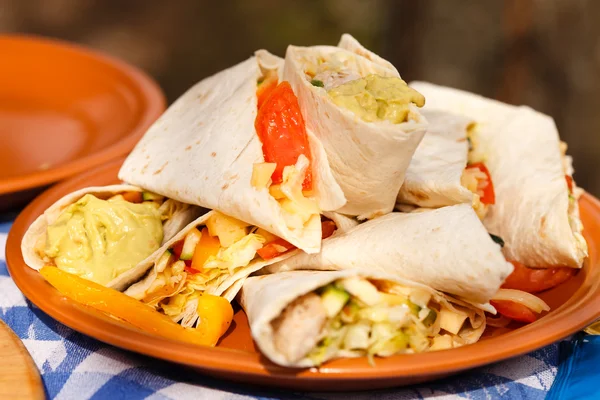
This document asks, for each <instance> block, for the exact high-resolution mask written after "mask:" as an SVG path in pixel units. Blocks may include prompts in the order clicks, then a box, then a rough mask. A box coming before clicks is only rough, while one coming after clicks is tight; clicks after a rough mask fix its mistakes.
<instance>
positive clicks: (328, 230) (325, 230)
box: [321, 219, 337, 239]
mask: <svg viewBox="0 0 600 400" xmlns="http://www.w3.org/2000/svg"><path fill="white" fill-rule="evenodd" d="M336 229H337V226H335V222H333V221H331V220H328V219H327V220H325V221H321V238H322V239H327V238H328V237H329V236H331V235H333V232H335V230H336Z"/></svg>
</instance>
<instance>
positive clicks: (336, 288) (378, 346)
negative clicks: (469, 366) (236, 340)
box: [240, 270, 485, 367]
mask: <svg viewBox="0 0 600 400" xmlns="http://www.w3.org/2000/svg"><path fill="white" fill-rule="evenodd" d="M240 303H241V304H242V306H243V307H244V310H245V311H246V314H247V316H248V322H249V324H250V330H251V332H252V337H253V338H254V341H255V342H256V344H257V345H258V348H259V349H260V351H261V352H262V353H263V354H264V355H265V356H266V357H268V358H269V359H270V360H271V361H273V362H274V363H276V364H279V365H283V366H286V367H312V366H318V365H321V364H322V363H324V362H325V361H327V360H331V359H334V358H348V357H363V356H368V357H369V358H371V359H372V358H373V357H376V356H377V357H389V356H392V355H395V354H407V353H408V354H410V353H421V352H425V351H433V350H443V349H450V348H454V347H459V346H463V345H466V344H471V343H475V342H476V341H477V340H478V339H479V337H480V336H481V334H482V333H483V331H484V329H485V318H484V315H483V314H484V313H483V311H482V310H480V309H478V308H476V307H474V306H472V305H469V304H467V303H465V302H462V301H459V300H456V299H453V298H452V297H450V296H446V295H444V294H442V293H439V292H436V291H435V290H432V289H431V288H429V287H427V286H424V285H420V284H418V283H414V282H410V281H407V280H403V279H399V278H391V277H389V276H387V275H380V274H376V273H369V272H365V271H362V272H359V271H351V270H349V271H326V272H323V271H321V272H315V271H290V272H282V273H279V274H272V275H263V276H256V277H250V278H248V279H247V280H246V282H245V283H244V286H243V289H242V292H241V294H240Z"/></svg>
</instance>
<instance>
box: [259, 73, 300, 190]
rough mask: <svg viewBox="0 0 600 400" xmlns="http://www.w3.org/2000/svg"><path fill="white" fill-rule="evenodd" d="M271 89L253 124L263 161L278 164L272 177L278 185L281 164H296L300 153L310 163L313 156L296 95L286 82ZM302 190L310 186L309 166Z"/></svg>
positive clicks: (283, 165)
mask: <svg viewBox="0 0 600 400" xmlns="http://www.w3.org/2000/svg"><path fill="white" fill-rule="evenodd" d="M263 84H264V83H263ZM261 86H262V85H261ZM270 92H271V93H270V94H269V95H268V97H267V98H266V99H265V100H263V102H262V104H261V107H260V109H259V110H258V115H257V116H256V121H255V122H254V127H255V128H256V133H257V134H258V137H259V138H260V141H261V143H262V150H263V155H264V157H265V161H266V162H270V163H276V164H277V167H276V168H275V172H273V175H272V176H271V179H272V180H273V183H274V184H277V183H281V181H282V174H283V168H284V167H286V166H288V165H294V164H296V161H298V157H299V156H300V155H301V154H303V155H304V156H306V158H308V160H309V162H311V161H312V156H311V153H310V146H309V143H308V136H307V134H306V126H305V124H304V119H303V118H302V114H301V112H300V105H299V104H298V98H297V97H296V95H295V94H294V92H293V91H292V87H291V86H290V84H289V83H288V82H281V83H280V84H278V85H277V86H276V87H275V88H274V89H273V90H271V91H270ZM302 189H303V190H311V189H312V171H311V168H310V167H309V168H308V170H307V171H306V177H305V178H304V182H303V183H302Z"/></svg>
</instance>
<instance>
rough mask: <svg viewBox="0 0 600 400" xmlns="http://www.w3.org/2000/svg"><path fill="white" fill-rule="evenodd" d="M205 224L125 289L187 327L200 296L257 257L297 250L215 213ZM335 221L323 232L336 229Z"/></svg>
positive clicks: (194, 317)
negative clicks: (146, 273)
mask: <svg viewBox="0 0 600 400" xmlns="http://www.w3.org/2000/svg"><path fill="white" fill-rule="evenodd" d="M212 213H213V214H212V215H211V217H209V219H208V220H207V221H206V223H205V224H204V225H201V226H197V227H196V228H194V229H192V230H190V231H189V232H188V233H187V234H186V236H185V237H184V238H183V239H181V240H179V241H177V242H175V243H174V244H173V245H172V246H171V247H170V248H169V249H168V250H167V251H165V252H164V253H163V254H162V255H161V257H160V258H159V259H158V261H157V262H156V264H155V265H154V267H153V268H152V269H151V270H150V271H149V272H148V275H147V276H146V277H145V278H144V279H143V280H141V281H140V282H138V283H136V284H134V285H132V286H131V287H130V288H129V289H127V291H126V292H125V293H126V294H128V295H129V296H131V297H134V298H136V299H138V300H141V301H142V302H144V303H146V304H148V305H150V306H152V307H154V308H156V309H158V310H161V311H162V312H164V313H165V314H166V315H168V316H169V317H171V318H172V319H173V320H174V321H176V322H180V323H181V324H182V325H183V326H187V327H190V326H194V325H195V324H196V323H197V319H198V314H197V312H196V308H197V303H198V298H199V296H201V295H202V294H203V293H204V292H205V291H206V292H208V293H209V294H212V292H214V291H215V290H216V289H217V288H219V287H220V286H221V284H223V283H224V282H225V281H226V280H227V279H229V278H232V277H234V276H235V275H236V274H237V273H239V272H240V271H242V270H243V269H244V268H245V267H247V266H248V265H249V264H250V263H251V262H253V261H259V260H270V259H272V258H275V257H277V256H280V255H282V254H284V253H286V252H288V251H291V250H293V249H295V247H294V246H293V245H291V244H290V243H288V242H286V241H285V240H283V239H281V238H279V237H277V236H275V235H273V234H271V233H269V232H267V231H265V230H264V229H261V228H257V227H255V226H251V225H249V224H247V223H245V222H242V221H239V220H237V219H235V218H232V217H229V216H227V215H225V214H222V213H219V212H217V211H213V212H212ZM335 229H336V228H335V224H333V222H332V221H329V220H324V221H323V222H322V231H323V233H324V234H326V235H328V236H329V235H331V234H333V232H334V231H335Z"/></svg>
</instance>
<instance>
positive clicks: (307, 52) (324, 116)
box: [283, 46, 427, 219]
mask: <svg viewBox="0 0 600 400" xmlns="http://www.w3.org/2000/svg"><path fill="white" fill-rule="evenodd" d="M371 58H373V57H371ZM362 78H365V81H363V82H367V79H379V78H388V80H385V79H383V82H393V81H394V80H393V79H392V80H390V78H395V79H399V75H398V73H397V72H396V71H395V70H391V69H389V68H386V67H383V66H381V65H380V64H379V63H376V62H373V61H371V60H370V59H368V58H365V57H363V56H361V55H359V54H357V53H354V52H352V51H349V50H345V49H342V48H340V47H334V46H315V47H296V46H289V47H288V49H287V52H286V59H285V67H284V70H283V79H284V80H287V81H289V82H290V84H291V86H292V88H293V89H294V92H295V93H296V95H297V96H298V101H299V103H300V109H301V110H302V115H303V117H304V120H305V121H306V126H307V129H308V130H310V131H311V132H313V133H314V134H315V136H316V137H317V138H318V139H319V140H320V141H321V143H322V144H323V147H324V149H325V151H326V153H327V158H328V160H329V164H330V166H331V168H332V171H333V176H334V177H335V179H336V181H337V182H338V183H339V185H340V186H341V188H342V190H343V192H344V195H345V197H346V199H347V203H346V205H345V206H343V207H341V208H340V209H338V210H336V211H338V212H340V213H342V214H347V215H351V216H358V218H359V219H365V218H374V217H376V216H378V215H383V214H386V213H388V212H390V211H392V209H393V207H394V204H395V201H396V196H397V194H398V191H399V189H400V187H401V186H402V183H403V181H404V175H405V171H406V169H407V168H408V164H409V162H410V159H411V157H412V155H413V153H414V151H415V149H416V148H417V145H418V144H419V142H420V141H421V139H422V138H423V135H424V134H425V131H426V127H427V123H426V120H425V118H423V116H422V115H421V114H420V113H419V111H418V108H417V107H416V106H415V104H414V103H413V102H409V103H407V104H408V110H409V111H408V114H407V116H406V119H400V120H398V121H396V122H398V123H392V122H390V121H389V120H384V119H381V118H379V114H378V115H377V117H376V119H375V120H373V121H370V122H367V120H365V119H364V118H366V117H362V116H359V115H357V114H355V112H354V111H351V110H350V109H348V108H346V107H342V106H340V105H337V104H336V103H335V102H334V100H333V99H332V97H331V94H332V93H337V92H341V91H342V89H343V88H346V89H348V90H354V89H350V88H348V87H347V86H344V85H351V84H352V83H353V82H354V83H356V82H358V80H359V79H362ZM311 82H312V83H311ZM369 82H370V81H369ZM395 82H399V81H395ZM401 82H403V81H401ZM371 84H372V83H368V84H367V85H371ZM385 84H387V83H385ZM385 84H382V85H385ZM315 85H317V86H315ZM373 85H374V84H373ZM346 89H343V91H346ZM369 90H370V89H369ZM398 90H399V89H398ZM332 91H333V92H332ZM336 91H337V92H336ZM383 92H384V90H382V91H380V92H379V93H383ZM396 93H397V92H396ZM357 96H360V95H357ZM357 98H358V97H357ZM361 99H362V98H361ZM371 100H373V99H371ZM357 101H358V102H359V103H360V104H363V103H362V101H363V100H357ZM378 101H379V100H378ZM373 102H375V100H373ZM373 102H372V103H369V104H370V105H371V106H373V107H376V106H375V103H373ZM392 103H393V102H392ZM392 103H389V104H392ZM377 104H379V103H377ZM386 104H387V103H386ZM380 111H382V112H383V108H382V109H381V110H380ZM378 113H379V111H378ZM369 118H370V117H369ZM399 121H404V122H399Z"/></svg>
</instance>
